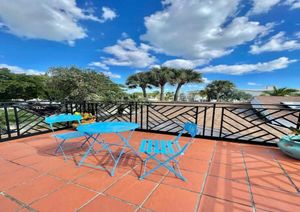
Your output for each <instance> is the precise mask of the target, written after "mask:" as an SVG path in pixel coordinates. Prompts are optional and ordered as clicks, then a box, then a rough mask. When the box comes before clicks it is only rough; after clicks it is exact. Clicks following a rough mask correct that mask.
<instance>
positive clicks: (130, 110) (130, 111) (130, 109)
mask: <svg viewBox="0 0 300 212" xmlns="http://www.w3.org/2000/svg"><path fill="white" fill-rule="evenodd" d="M129 113H130V114H129V119H130V122H132V102H129Z"/></svg>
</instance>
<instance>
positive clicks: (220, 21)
mask: <svg viewBox="0 0 300 212" xmlns="http://www.w3.org/2000/svg"><path fill="white" fill-rule="evenodd" d="M239 3H240V1H239V0H227V1H224V0H214V1H211V0H203V1H199V0H164V1H163V4H164V9H163V10H162V11H158V12H156V13H154V14H152V15H150V16H148V17H146V18H145V26H146V29H147V31H146V33H145V34H144V35H142V36H141V38H142V39H143V40H146V41H149V42H150V43H151V44H152V45H153V46H154V47H156V48H158V49H160V50H161V51H163V52H164V53H165V54H168V55H173V56H180V57H183V58H185V59H200V58H202V59H211V58H217V57H220V56H223V55H226V54H229V53H231V52H232V51H233V48H234V47H235V46H237V45H241V44H244V43H246V42H249V41H252V40H253V39H255V38H256V37H257V36H259V35H262V34H265V33H266V32H267V31H269V28H270V25H266V26H264V25H261V24H260V23H259V22H255V21H249V19H248V18H247V17H236V14H237V13H238V8H239Z"/></svg>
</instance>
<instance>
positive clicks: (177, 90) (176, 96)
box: [174, 83, 182, 101]
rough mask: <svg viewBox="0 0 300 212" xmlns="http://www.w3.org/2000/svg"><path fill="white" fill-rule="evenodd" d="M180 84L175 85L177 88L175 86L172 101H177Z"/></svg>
mask: <svg viewBox="0 0 300 212" xmlns="http://www.w3.org/2000/svg"><path fill="white" fill-rule="evenodd" d="M181 86H182V84H180V83H179V84H178V85H177V88H176V91H175V94H174V101H178V95H179V91H180V88H181Z"/></svg>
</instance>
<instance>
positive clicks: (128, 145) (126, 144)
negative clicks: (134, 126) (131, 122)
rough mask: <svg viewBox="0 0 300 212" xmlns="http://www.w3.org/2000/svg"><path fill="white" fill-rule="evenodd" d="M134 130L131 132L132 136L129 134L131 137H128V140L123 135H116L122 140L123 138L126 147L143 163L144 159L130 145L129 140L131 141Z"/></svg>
mask: <svg viewBox="0 0 300 212" xmlns="http://www.w3.org/2000/svg"><path fill="white" fill-rule="evenodd" d="M133 132H134V131H133V130H131V131H130V134H129V136H128V138H127V139H126V138H125V137H124V136H123V135H121V134H120V133H116V134H117V135H118V136H119V137H120V138H121V140H122V141H123V142H124V143H125V146H126V147H128V148H129V149H130V150H131V151H132V152H133V153H134V154H135V155H136V156H137V157H139V158H140V159H141V160H142V161H143V159H142V157H141V156H140V154H139V153H138V152H137V151H136V150H135V149H134V148H133V146H131V145H130V144H129V140H130V138H131V136H132V134H133Z"/></svg>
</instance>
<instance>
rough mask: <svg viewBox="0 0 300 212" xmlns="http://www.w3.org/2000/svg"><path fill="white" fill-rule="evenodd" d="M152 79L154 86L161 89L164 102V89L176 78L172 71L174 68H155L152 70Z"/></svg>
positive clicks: (161, 99) (161, 97)
mask: <svg viewBox="0 0 300 212" xmlns="http://www.w3.org/2000/svg"><path fill="white" fill-rule="evenodd" d="M151 74H152V77H151V79H152V80H153V81H152V82H151V84H152V85H154V86H156V87H159V88H160V97H159V99H160V101H164V99H165V97H164V89H165V85H166V84H167V83H169V82H171V79H172V78H173V76H174V72H173V71H172V68H168V67H164V66H162V67H159V68H153V69H152V70H151Z"/></svg>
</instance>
